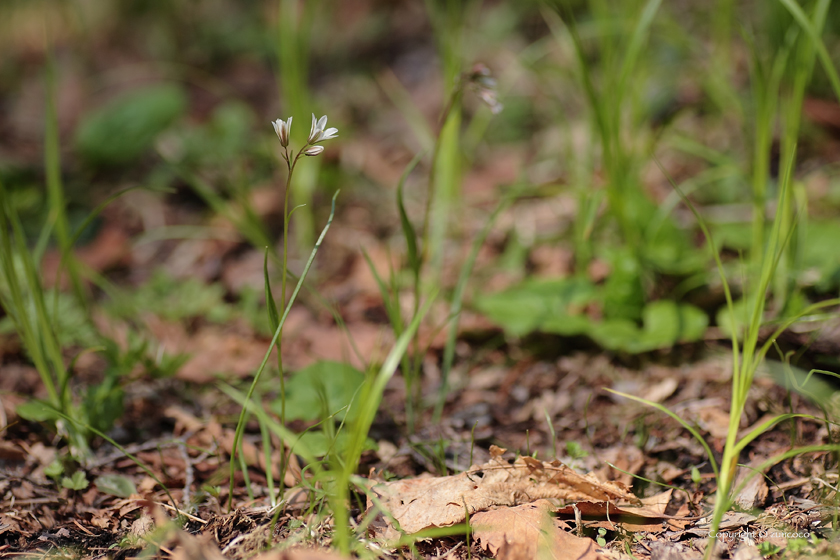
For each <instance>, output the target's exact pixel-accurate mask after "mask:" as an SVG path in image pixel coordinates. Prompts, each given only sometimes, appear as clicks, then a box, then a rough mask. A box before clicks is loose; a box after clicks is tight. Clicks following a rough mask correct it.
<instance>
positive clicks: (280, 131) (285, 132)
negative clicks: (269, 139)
mask: <svg viewBox="0 0 840 560" xmlns="http://www.w3.org/2000/svg"><path fill="white" fill-rule="evenodd" d="M271 124H272V125H273V126H274V132H276V133H277V138H279V139H280V145H281V146H283V147H284V148H285V147H286V146H288V145H289V130H290V129H291V128H292V117H289V120H287V121H285V122H283V121H282V120H280V119H277V120H276V121H272V123H271Z"/></svg>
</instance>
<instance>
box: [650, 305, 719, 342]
mask: <svg viewBox="0 0 840 560" xmlns="http://www.w3.org/2000/svg"><path fill="white" fill-rule="evenodd" d="M642 316H643V320H644V334H645V338H646V340H647V341H648V342H650V343H651V344H656V345H657V346H658V347H660V348H661V347H665V346H670V345H671V344H673V343H675V342H690V341H693V340H699V339H700V338H702V337H703V334H704V333H705V332H706V327H707V326H708V324H709V319H708V317H707V316H706V314H705V313H704V312H703V310H702V309H699V308H697V307H695V306H693V305H690V304H687V303H680V304H678V303H676V302H673V301H670V300H659V301H654V302H652V303H649V304H647V305H646V306H645V309H644V311H643V312H642Z"/></svg>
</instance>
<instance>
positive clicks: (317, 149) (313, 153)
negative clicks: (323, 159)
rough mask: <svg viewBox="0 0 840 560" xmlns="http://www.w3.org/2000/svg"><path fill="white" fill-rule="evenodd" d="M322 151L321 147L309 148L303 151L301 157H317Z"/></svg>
mask: <svg viewBox="0 0 840 560" xmlns="http://www.w3.org/2000/svg"><path fill="white" fill-rule="evenodd" d="M323 151H324V147H323V146H309V147H308V148H306V149H305V150H303V155H305V156H317V155H318V154H320V153H321V152H323Z"/></svg>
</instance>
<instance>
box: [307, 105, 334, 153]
mask: <svg viewBox="0 0 840 560" xmlns="http://www.w3.org/2000/svg"><path fill="white" fill-rule="evenodd" d="M326 126H327V115H324V116H323V117H321V118H320V119H317V120H316V119H315V114H314V113H313V114H312V127H311V128H310V129H309V144H317V143H318V142H322V141H324V140H329V139H330V138H335V137H336V134H338V129H337V128H327V129H326V130H324V128H325V127H326ZM318 153H320V152H318ZM316 155H317V154H316Z"/></svg>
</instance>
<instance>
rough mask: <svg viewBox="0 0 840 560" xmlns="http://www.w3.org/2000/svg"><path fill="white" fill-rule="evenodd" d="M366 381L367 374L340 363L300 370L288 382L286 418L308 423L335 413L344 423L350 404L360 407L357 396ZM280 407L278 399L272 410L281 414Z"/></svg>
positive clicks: (327, 363)
mask: <svg viewBox="0 0 840 560" xmlns="http://www.w3.org/2000/svg"><path fill="white" fill-rule="evenodd" d="M364 380H365V374H364V373H362V372H361V371H359V370H357V369H355V368H353V367H352V366H349V365H347V364H342V363H339V362H328V361H323V362H317V363H315V364H312V365H311V366H309V367H306V368H304V369H302V370H300V371H297V372H295V373H294V374H293V375H292V377H291V378H290V379H289V381H288V382H287V383H286V418H287V419H289V420H307V421H309V420H317V419H320V418H323V417H325V416H331V415H333V414H335V415H336V418H337V419H339V420H341V419H343V418H345V416H346V415H347V412H348V410H347V407H348V406H349V405H350V404H351V402H355V404H356V405H358V400H356V401H354V397H356V392H357V391H358V389H359V387H361V385H362V383H363V382H364ZM279 406H280V402H279V399H278V400H277V401H275V402H274V403H273V404H272V409H273V410H275V412H278V411H279ZM325 406H326V410H325V408H324V407H325ZM353 409H354V410H356V409H357V407H356V406H354V407H353ZM351 417H352V414H351Z"/></svg>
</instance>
